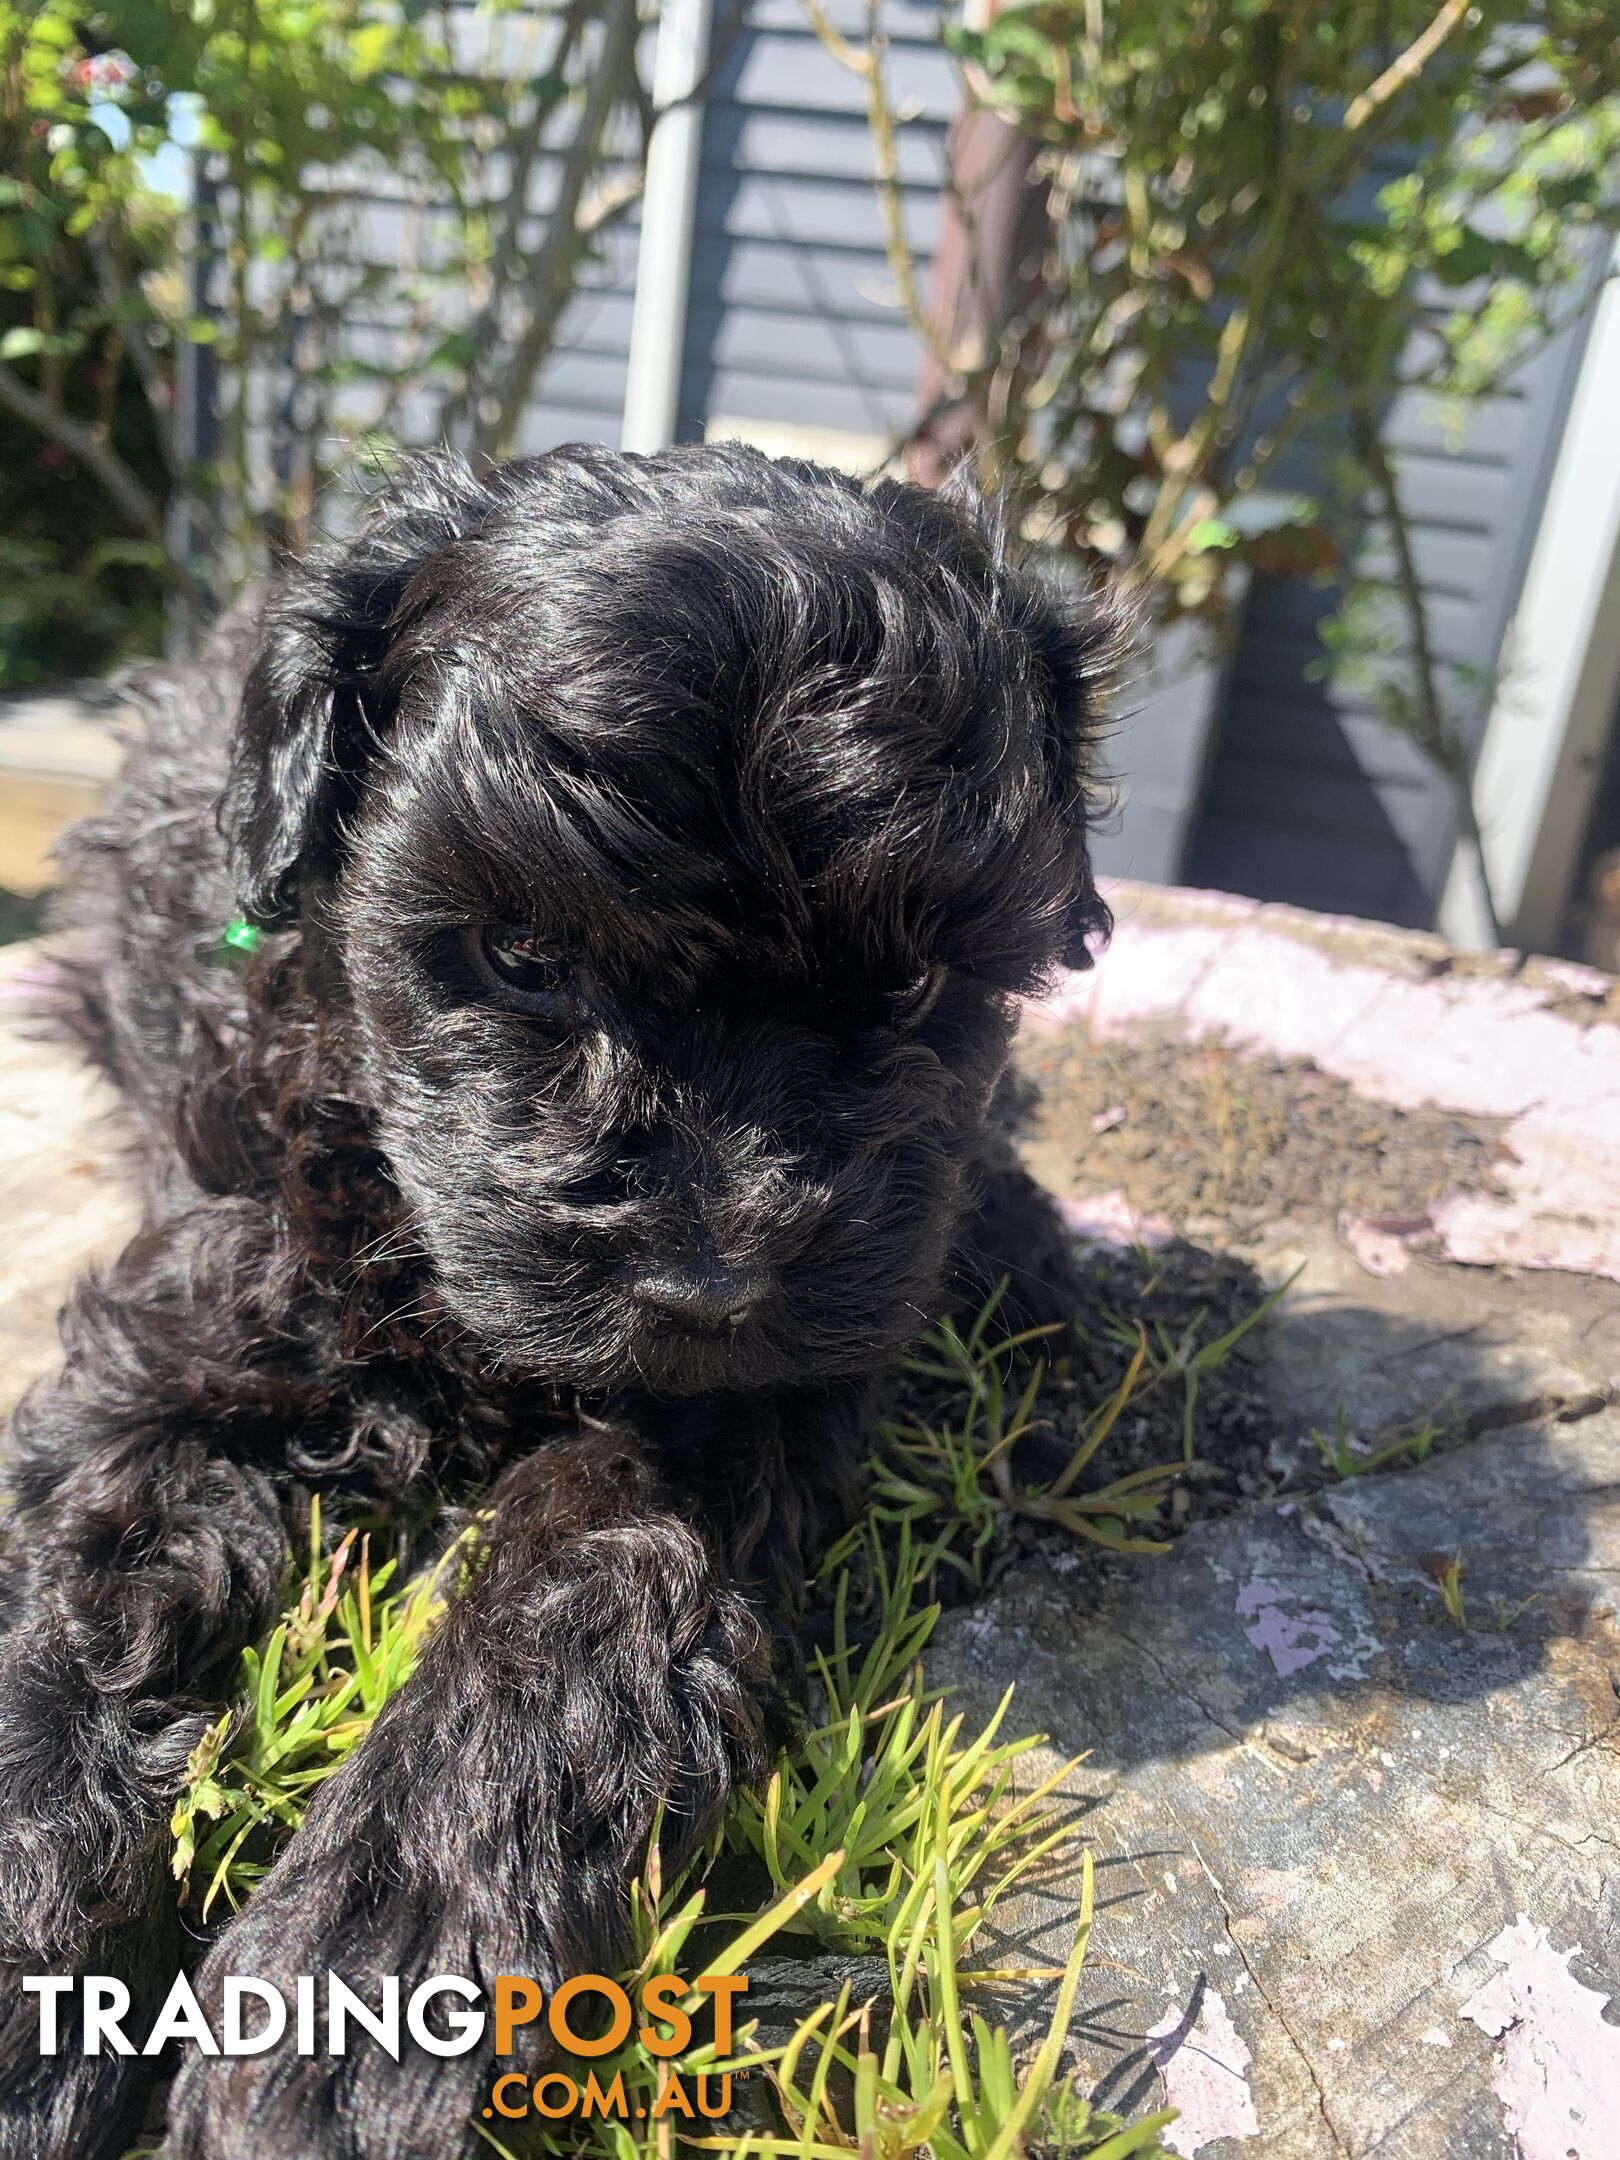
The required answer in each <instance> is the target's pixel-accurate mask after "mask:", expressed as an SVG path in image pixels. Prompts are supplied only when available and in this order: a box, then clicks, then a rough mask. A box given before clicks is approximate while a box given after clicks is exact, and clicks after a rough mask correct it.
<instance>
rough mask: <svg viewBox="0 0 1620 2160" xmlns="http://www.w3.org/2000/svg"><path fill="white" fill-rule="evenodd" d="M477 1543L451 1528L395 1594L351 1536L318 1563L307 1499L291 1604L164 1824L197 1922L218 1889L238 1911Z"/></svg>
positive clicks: (391, 1686)
mask: <svg viewBox="0 0 1620 2160" xmlns="http://www.w3.org/2000/svg"><path fill="white" fill-rule="evenodd" d="M476 1537H477V1529H476V1526H474V1528H473V1529H470V1530H468V1531H465V1532H463V1534H462V1536H461V1537H459V1538H458V1539H457V1540H456V1542H455V1543H454V1544H453V1545H452V1546H451V1547H450V1549H449V1551H448V1552H446V1553H445V1554H444V1556H443V1558H442V1559H440V1560H439V1561H438V1563H437V1564H436V1565H435V1566H434V1567H433V1568H431V1569H430V1570H429V1571H428V1572H427V1573H426V1574H424V1575H421V1576H418V1577H417V1578H416V1579H415V1580H414V1581H413V1582H411V1583H408V1584H405V1585H402V1586H400V1587H398V1588H396V1587H395V1585H394V1574H395V1563H394V1562H393V1561H392V1560H390V1561H387V1562H386V1563H385V1564H384V1565H383V1566H381V1567H379V1568H375V1569H374V1568H373V1567H372V1565H371V1555H370V1548H369V1544H368V1541H367V1540H366V1538H365V1537H364V1536H362V1535H360V1534H358V1533H356V1532H354V1531H350V1532H349V1534H348V1535H347V1536H346V1537H345V1538H344V1539H343V1540H342V1542H341V1543H340V1544H339V1545H338V1546H337V1547H336V1549H335V1550H334V1551H333V1552H332V1554H331V1555H330V1557H328V1555H327V1554H326V1553H325V1552H324V1551H323V1550H322V1545H321V1516H320V1503H319V1501H318V1500H317V1501H316V1502H315V1504H314V1506H313V1508H312V1511H311V1520H310V1553H309V1564H308V1568H307V1571H306V1573H305V1575H304V1578H303V1583H302V1587H301V1589H300V1592H299V1595H298V1597H297V1600H296V1602H295V1603H294V1604H293V1605H292V1606H291V1608H290V1610H289V1611H288V1612H287V1614H286V1616H285V1618H284V1619H283V1620H282V1622H281V1624H280V1625H279V1627H277V1628H276V1630H275V1632H274V1633H273V1634H272V1635H271V1637H270V1639H269V1641H268V1642H267V1643H265V1644H264V1646H263V1647H262V1649H248V1650H245V1651H244V1652H243V1653H242V1671H241V1683H240V1702H239V1704H238V1707H237V1708H235V1709H232V1710H228V1711H227V1712H226V1713H225V1715H224V1716H223V1717H222V1718H220V1719H219V1721H218V1722H217V1724H214V1725H211V1726H210V1727H209V1729H208V1731H207V1732H206V1733H204V1735H203V1737H202V1739H201V1740H200V1741H199V1742H198V1743H197V1746H196V1747H195V1749H194V1750H193V1751H192V1755H191V1760H190V1762H189V1763H188V1764H187V1766H186V1783H185V1787H184V1790H183V1791H182V1793H181V1796H180V1799H179V1802H178V1804H177V1805H176V1807H175V1810H174V1816H173V1820H172V1823H171V1825H170V1827H171V1830H172V1832H173V1836H174V1854H173V1860H172V1866H173V1871H174V1874H175V1877H176V1879H177V1880H178V1882H179V1884H180V1897H181V1901H182V1903H185V1902H187V1901H189V1900H191V1899H193V1898H195V1899H196V1900H197V1901H198V1903H199V1907H200V1911H201V1914H202V1916H203V1917H204V1918H206V1917H207V1916H208V1914H209V1912H210V1910H211V1908H212V1907H213V1905H214V1902H215V1900H216V1899H217V1898H219V1897H220V1896H222V1895H223V1897H224V1898H225V1900H226V1903H227V1904H229V1905H231V1906H232V1907H235V1906H237V1905H239V1904H240V1903H241V1901H242V1899H243V1897H244V1896H245V1895H246V1894H247V1892H248V1891H249V1890H250V1889H251V1888H252V1887H253V1885H254V1883H256V1882H257V1881H258V1880H259V1878H260V1876H262V1875H263V1874H264V1872H265V1870H266V1868H267V1867H268V1866H269V1864H270V1861H271V1859H272V1858H273V1857H274V1853H275V1848H276V1846H277V1845H278V1844H279V1843H280V1842H281V1840H282V1839H283V1838H284V1837H285V1836H287V1835H290V1833H291V1832H292V1831H293V1830H295V1829H296V1828H297V1827H298V1824H299V1823H300V1822H301V1821H302V1819H303V1813H304V1809H305V1808H306V1807H307V1806H308V1805H309V1801H310V1797H311V1795H312V1794H313V1792H314V1790H315V1788H316V1787H317V1786H318V1785H320V1784H321V1783H322V1782H323V1781H324V1780H325V1779H327V1778H329V1777H330V1776H331V1775H332V1772H333V1771H334V1770H336V1769H337V1767H338V1765H339V1764H340V1763H341V1762H342V1761H343V1760H344V1758H345V1756H347V1755H348V1754H350V1753H351V1752H352V1751H353V1749H354V1748H356V1747H357V1746H358V1745H359V1744H360V1742H361V1741H362V1740H363V1739H364V1738H365V1736H366V1734H367V1733H368V1732H369V1731H370V1730H371V1724H372V1720H373V1719H374V1718H375V1717H376V1715H377V1712H378V1711H379V1710H380V1709H381V1708H382V1706H383V1704H384V1703H385V1702H387V1700H388V1698H389V1697H390V1696H391V1695H393V1694H394V1693H395V1692H396V1691H397V1690H398V1689H399V1688H401V1687H403V1686H404V1684H405V1682H406V1681H407V1680H408V1679H409V1678H410V1676H411V1674H412V1672H414V1671H415V1669H416V1663H417V1659H418V1658H419V1657H420V1656H421V1653H422V1645H423V1643H424V1642H425V1641H426V1640H427V1637H428V1634H429V1632H430V1630H431V1629H432V1627H433V1625H434V1623H435V1621H437V1620H438V1618H439V1616H440V1614H441V1613H442V1612H443V1611H444V1608H445V1603H446V1600H447V1598H448V1597H449V1596H450V1595H451V1594H452V1592H453V1591H454V1590H455V1589H456V1588H457V1587H458V1585H459V1583H460V1580H461V1578H462V1576H463V1575H464V1573H465V1571H466V1569H467V1568H468V1567H469V1566H472V1565H474V1564H475V1553H476Z"/></svg>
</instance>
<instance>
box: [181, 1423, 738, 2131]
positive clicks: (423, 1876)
mask: <svg viewBox="0 0 1620 2160" xmlns="http://www.w3.org/2000/svg"><path fill="white" fill-rule="evenodd" d="M770 1665H771V1660H770V1656H769V1652H768V1645H767V1637H766V1632H765V1629H764V1627H763V1626H762V1624H761V1620H760V1618H759V1616H758V1614H757V1613H756V1611H755V1609H754V1607H753V1605H752V1604H751V1602H750V1601H749V1600H748V1599H747V1598H746V1597H745V1596H743V1595H742V1594H741V1593H740V1592H739V1591H738V1590H737V1589H736V1588H735V1587H733V1585H732V1583H731V1581H730V1580H729V1578H728V1575H727V1573H726V1572H725V1570H724V1568H723V1566H722V1564H721V1562H720V1560H719V1559H718V1557H717V1548H716V1545H715V1544H714V1542H712V1541H711V1539H710V1537H709V1536H708V1535H706V1533H705V1532H704V1531H703V1530H702V1529H700V1528H699V1527H698V1526H697V1525H696V1524H695V1523H694V1521H693V1519H692V1517H691V1516H690V1514H689V1513H688V1512H687V1509H686V1508H685V1506H684V1505H681V1504H679V1503H678V1502H677V1501H676V1499H675V1497H674V1495H673V1493H672V1490H671V1488H669V1487H668V1486H667V1485H666V1484H665V1483H664V1482H663V1480H662V1478H661V1476H660V1475H659V1473H658V1472H657V1471H656V1470H655V1468H654V1467H653V1465H652V1463H651V1462H650V1460H649V1456H648V1453H647V1451H646V1449H645V1447H644V1445H643V1444H642V1443H641V1441H640V1440H639V1439H636V1440H631V1439H629V1438H627V1437H626V1436H624V1435H623V1434H616V1433H614V1432H613V1431H610V1430H607V1429H605V1428H603V1427H600V1426H598V1427H594V1428H591V1429H588V1430H586V1431H585V1432H583V1433H582V1434H581V1436H580V1437H579V1438H578V1439H577V1440H568V1441H561V1442H558V1443H554V1444H553V1445H551V1446H549V1447H547V1448H545V1449H543V1450H542V1451H541V1452H540V1453H539V1454H537V1455H535V1456H533V1457H531V1458H530V1459H529V1460H528V1461H527V1462H526V1463H524V1464H522V1465H521V1466H520V1467H519V1468H518V1469H517V1470H515V1471H514V1472H511V1473H509V1474H508V1476H507V1477H506V1478H505V1479H503V1481H502V1483H501V1485H500V1486H499V1487H498V1488H497V1493H496V1504H495V1512H494V1518H493V1522H492V1525H491V1527H490V1533H489V1538H488V1544H487V1551H486V1555H485V1557H484V1558H483V1560H482V1561H481V1563H480V1564H479V1565H478V1567H477V1569H476V1571H475V1572H474V1573H473V1575H472V1577H471V1579H470V1581H469V1582H468V1583H467V1584H466V1586H465V1588H464V1589H463V1590H462V1591H461V1593H460V1595H459V1596H458V1597H456V1599H455V1600H454V1602H453V1603H452V1605H451V1608H450V1610H449V1612H448V1614H447V1615H446V1617H445V1619H444V1621H443V1622H442V1623H441V1625H440V1627H439V1629H438V1630H437V1632H436V1633H435V1634H434V1636H433V1637H432V1638H431V1639H430V1641H429V1643H428V1645H427V1648H426V1651H425V1653H424V1655H423V1659H422V1662H421V1665H420V1666H419V1667H418V1669H417V1671H416V1673H415V1674H414V1675H413V1676H412V1678H411V1680H410V1682H409V1683H408V1684H407V1686H406V1687H405V1688H404V1689H402V1690H401V1692H400V1693H399V1694H398V1695H396V1696H395V1697H394V1699H393V1700H392V1702H390V1703H389V1705H388V1706H387V1708H386V1709H385V1710H384V1711H383V1713H382V1715H381V1716H380V1717H379V1718H378V1720H377V1723H376V1726H375V1728H374V1729H373V1731H372V1733H371V1734H370V1736H369V1737H368V1739H367V1740H366V1742H365V1743H364V1745H363V1746H362V1747H361V1748H359V1749H358V1750H357V1751H356V1753H355V1754H354V1755H353V1756H352V1757H351V1759H350V1760H349V1762H348V1763H347V1764H346V1765H345V1766H344V1768H343V1769H342V1770H341V1771H339V1772H338V1773H337V1774H336V1775H335V1776H334V1777H333V1778H332V1779H331V1780H330V1781H329V1782H328V1783H327V1784H326V1785H325V1786H323V1787H322V1789H321V1791H320V1793H319V1794H318V1796H317V1797H316V1799H315V1800H314V1802H313V1803H312V1805H311V1807H310V1810H309V1813H308V1815H307V1816H306V1818H305V1821H304V1824H303V1827H302V1828H301V1829H300V1831H299V1833H298V1835H297V1836H296V1837H295V1838H294V1840H293V1841H292V1843H291V1844H290V1845H289V1847H288V1848H287V1850H286V1852H285V1853H284V1854H283V1855H282V1857H281V1859H280V1860H279V1861H278V1863H277V1865H276V1866H275V1868H274V1869H273V1870H272V1871H271V1873H270V1874H269V1875H268V1876H267V1877H266V1879H265V1880H264V1882H263V1883H262V1884H261V1885H260V1886H259V1887H258V1889H257V1890H256V1891H255V1892H254V1894H253V1896H252V1898H251V1899H250V1901H249V1903H248V1906H247V1908H246V1910H245V1912H244V1913H243V1915H242V1917H241V1919H240V1920H238V1921H237V1922H235V1923H234V1925H233V1926H232V1927H230V1928H229V1929H228V1930H227V1931H226V1932H225V1934H224V1935H223V1936H222V1937H221V1938H220V1940H219V1942H218V1943H217V1944H216V1946H215V1948H214V1950H213V1951H212V1953H211V1954H210V1956H209V1959H208V1961H207V1964H206V1965H205V1967H204V1970H203V1974H202V1976H201V1979H200V1981H199V1993H200V1994H201V1996H202V1999H203V2001H204V2003H205V2005H206V2004H208V2003H210V2002H211V2001H213V2000H215V1999H216V1998H217V1996H218V1993H219V1989H220V1984H221V1982H222V1981H223V1979H224V1977H225V1976H226V1975H228V1974H231V1973H248V1974H254V1975H258V1976H260V1977H263V1978H265V1979H268V1980H270V1981H271V1982H272V1983H274V1984H275V1985H276V1986H278V1987H280V1988H281V1989H282V1990H283V1991H284V1992H285V1993H286V1994H287V1996H288V1998H289V2000H290V1998H291V1994H292V1983H293V1980H294V1979H295V1977H296V1976H297V1975H299V1974H301V1973H312V1974H316V1975H322V1974H324V1973H325V1972H326V1971H327V1970H328V1969H329V1968H330V1969H332V1970H334V1971H335V1972H337V1973H338V1974H339V1975H341V1976H342V1977H343V1978H344V1979H346V1980H347V1981H348V1982H349V1983H350V1984H351V1985H353V1986H355V1987H357V1988H358V1989H359V1991H360V1992H361V1994H362V1995H363V1996H365V1997H366V1999H367V2000H368V2001H369V2002H370V2003H371V2004H372V2005H373V2006H375V2005H376V2004H377V2003H378V2002H379V2001H380V2000H381V1989H380V1983H381V1981H382V1980H383V1978H384V1977H386V1976H398V1977H399V1979H400V1982H401V1992H402V1995H403V1996H404V1998H405V1999H406V2000H408V1999H409V1996H410V1994H411V1991H412V1989H413V1986H414V1985H415V1984H416V1983H417V1982H419V1981H421V1980H423V1979H425V1978H428V1977H429V1976H432V1975H436V1974H461V1975H470V1976H472V1977H473V1978H474V1980H475V1981H480V1980H481V1981H483V1982H484V1983H486V1984H487V1983H488V1981H489V1980H490V1979H491V1978H492V1977H493V1976H494V1975H495V1974H497V1973H521V1974H529V1975H533V1976H535V1977H536V1978H538V1979H539V1980H540V1982H541V1983H542V1985H543V1986H545V1987H546V1988H547V1989H548V1990H549V1989H550V1988H551V1987H552V1986H554V1985H555V1984H556V1983H557V1982H558V1981H559V1980H560V1979H562V1978H563V1977H564V1976H566V1975H567V1974H569V1973H571V1972H582V1971H583V1972H607V1973H612V1972H613V1971H614V1970H615V1969H616V1967H617V1965H618V1962H619V1960H620V1958H621V1957H622V1955H623V1952H624V1949H625V1929H626V1922H627V1912H628V1902H627V1899H628V1888H629V1884H630V1882H631V1880H632V1878H633V1877H634V1876H635V1874H636V1873H637V1872H638V1871H639V1869H640V1868H641V1866H642V1864H643V1862H644V1860H645V1857H646V1852H647V1846H648V1842H649V1839H650V1837H651V1835H652V1833H653V1830H654V1826H655V1823H657V1821H658V1820H659V1811H660V1809H662V1811H663V1814H662V1823H663V1829H662V1839H663V1852H664V1860H665V1865H666V1870H668V1869H670V1868H673V1867H675V1866H678V1865H679V1864H680V1862H681V1861H682V1860H683V1859H684V1857H685V1856H686V1855H687V1854H688V1853H689V1852H690V1851H691V1850H692V1848H693V1847H694V1845H695V1844H696V1843H697V1842H698V1841H699V1840H700V1839H701V1837H702V1836H703V1835H704V1834H705V1833H706V1832H707V1831H708V1830H709V1829H710V1828H711V1827H712V1825H713V1824H714V1822H715V1820H716V1818H717V1817H718V1815H719V1812H720V1810H721V1808H722V1807H723V1805H724V1803H725V1799H726V1796H727V1794H728V1793H729V1792H730V1790H731V1789H732V1786H733V1784H734V1782H735V1781H736V1780H738V1779H739V1778H751V1777H753V1776H755V1775H756V1774H757V1773H758V1772H759V1770H760V1769H761V1767H762V1762H763V1708H764V1700H765V1697H766V1695H767V1692H768V1688H769V1679H770ZM318 2039H319V2040H320V2041H321V2043H322V2045H323V2046H324V2033H321V2034H318ZM508 2067H510V2065H508ZM495 2075H496V2068H495V2065H494V2063H493V2059H492V2055H491V2050H490V2036H488V2035H486V2036H485V2040H484V2042H483V2043H482V2044H481V2045H480V2046H479V2047H477V2048H476V2049H475V2050H474V2051H473V2052H471V2053H470V2054H466V2055H461V2056H457V2057H454V2058H449V2059H444V2058H435V2057H434V2056H432V2055H429V2054H427V2053H425V2052H424V2051H423V2050H422V2049H421V2048H420V2047H418V2046H417V2045H416V2043H414V2042H413V2041H411V2040H409V2039H408V2038H407V2039H405V2040H404V2042H403V2052H402V2059H401V2060H400V2061H399V2062H398V2063H395V2062H394V2061H393V2060H392V2059H391V2058H390V2057H389V2055H388V2054H387V2053H386V2052H384V2051H383V2050H382V2049H380V2048H379V2047H377V2046H376V2045H375V2044H373V2043H372V2042H370V2041H362V2040H360V2039H359V2037H358V2036H357V2035H356V2036H355V2037H353V2038H351V2042H350V2051H349V2052H348V2053H347V2054H346V2055H344V2056H343V2057H341V2058H340V2059H338V2060H337V2061H336V2062H335V2063H333V2062H331V2061H329V2060H328V2061H321V2060H319V2059H311V2058H300V2057H298V2056H297V2055H296V2054H295V2053H294V2052H293V2051H292V2047H291V2044H290V2041H289V2042H284V2043H283V2044H282V2045H281V2046H280V2047H278V2048H277V2049H275V2050H273V2051H272V2052H270V2053H267V2054H264V2055H258V2056H251V2057H240V2058H235V2059H229V2060H227V2059H220V2060H208V2059H203V2058H198V2057H192V2058H190V2059H188V2060H187V2062H186V2063H185V2064H184V2065H183V2067H182V2070H181V2073H180V2076H179V2079H178V2081H177V2083H176V2086H175V2089H174V2093H173V2095H172V2099H171V2106H170V2116H169V2124H170V2127H169V2137H168V2142H167V2143H166V2145H165V2146H164V2148H163V2151H164V2155H165V2160H264V2155H265V2154H266V2153H277V2154H280V2153H286V2154H289V2155H291V2154H294V2153H296V2154H297V2155H298V2156H299V2160H457V2156H459V2155H460V2154H462V2153H463V2152H464V2151H469V2150H473V2149H479V2150H481V2149H482V2147H481V2146H477V2147H475V2140H474V2135H473V2132H472V2130H471V2127H470V2120H469V2119H470V2118H471V2117H472V2116H473V2115H474V2114H476V2112H477V2110H478V2108H479V2107H480V2106H481V2105H483V2104H484V2103H485V2102H486V2101H487V2099H488V2095H489V2090H490V2086H491V2084H492V2082H493V2079H494V2077H495Z"/></svg>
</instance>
